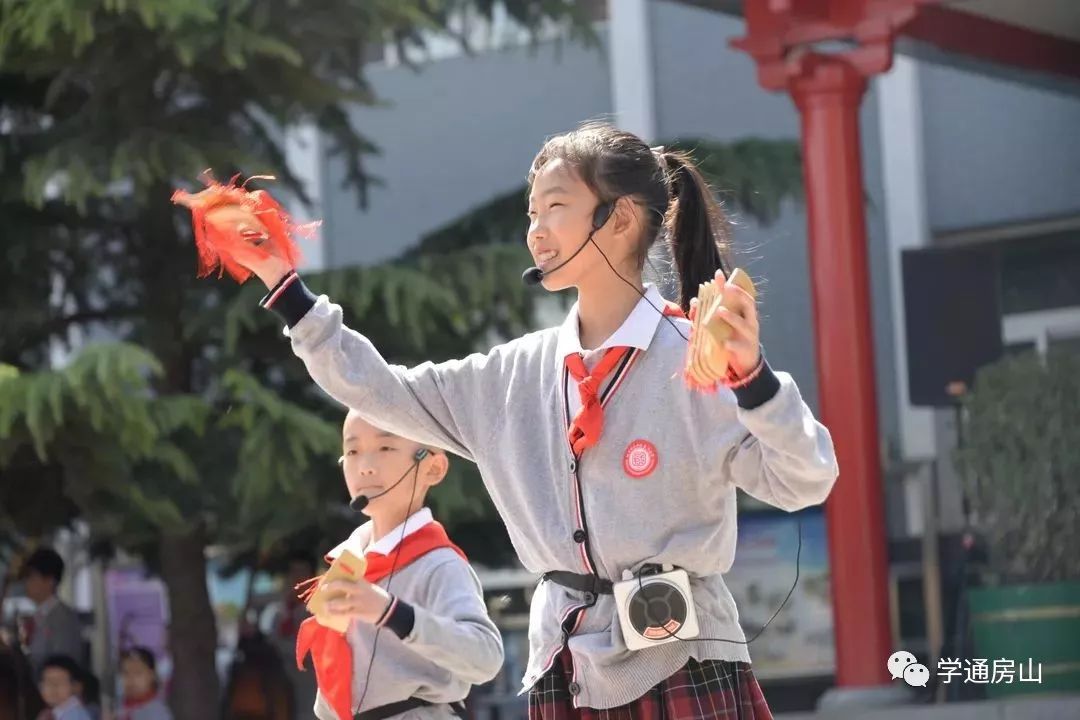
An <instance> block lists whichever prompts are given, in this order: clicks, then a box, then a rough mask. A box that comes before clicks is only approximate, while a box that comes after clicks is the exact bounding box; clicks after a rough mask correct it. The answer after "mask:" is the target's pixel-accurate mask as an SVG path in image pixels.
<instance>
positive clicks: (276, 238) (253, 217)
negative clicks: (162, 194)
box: [172, 171, 319, 283]
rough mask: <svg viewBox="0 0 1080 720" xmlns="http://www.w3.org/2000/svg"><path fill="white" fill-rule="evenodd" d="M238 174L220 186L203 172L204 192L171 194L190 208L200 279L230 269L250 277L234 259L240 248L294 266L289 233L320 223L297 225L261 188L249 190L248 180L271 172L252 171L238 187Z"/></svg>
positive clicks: (240, 278)
mask: <svg viewBox="0 0 1080 720" xmlns="http://www.w3.org/2000/svg"><path fill="white" fill-rule="evenodd" d="M238 178H239V176H237V177H234V178H232V180H230V181H229V182H228V183H227V184H223V183H219V182H217V181H216V180H214V179H213V177H212V176H210V174H209V171H207V173H206V174H204V176H203V181H204V182H205V183H206V188H205V189H204V190H200V191H199V192H197V193H189V192H187V191H186V190H177V191H175V192H174V193H173V195H172V201H173V202H174V203H176V204H177V205H183V206H184V207H186V208H188V209H190V210H191V221H192V224H193V225H194V229H195V248H196V250H197V251H198V254H199V272H198V275H199V277H205V276H207V275H209V274H211V273H212V272H214V271H215V270H217V271H218V277H220V276H221V275H223V274H224V273H226V272H228V273H229V275H231V276H232V277H233V278H234V279H235V280H236V281H237V282H241V283H242V282H244V281H245V280H247V279H248V278H249V277H251V270H249V269H248V268H246V267H245V266H244V265H242V264H240V263H239V262H237V260H236V258H235V257H234V256H235V254H236V253H237V252H238V251H241V250H242V251H244V252H247V253H250V252H256V253H260V254H262V255H264V256H267V257H268V256H269V255H271V254H273V255H276V256H278V257H279V258H281V259H283V260H285V261H286V262H287V263H288V264H289V265H290V267H296V266H297V265H298V264H299V263H300V250H299V248H297V246H296V242H295V240H294V239H293V236H294V235H302V236H304V237H312V236H313V235H314V233H315V230H316V229H317V228H318V227H319V223H318V222H313V223H307V224H304V225H297V224H296V223H294V222H293V221H292V218H291V217H289V215H288V213H286V212H285V209H284V208H282V207H281V205H280V204H278V202H277V201H276V200H274V198H272V197H270V194H269V193H267V192H266V191H265V190H248V189H247V183H248V182H249V181H251V180H273V179H274V178H273V177H272V176H269V175H256V176H254V177H250V178H248V180H246V181H244V183H243V184H240V185H238V184H237V180H238Z"/></svg>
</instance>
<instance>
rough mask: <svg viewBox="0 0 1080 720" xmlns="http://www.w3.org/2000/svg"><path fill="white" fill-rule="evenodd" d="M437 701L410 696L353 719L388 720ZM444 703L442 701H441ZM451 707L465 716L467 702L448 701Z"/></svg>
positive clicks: (459, 715) (356, 715)
mask: <svg viewBox="0 0 1080 720" xmlns="http://www.w3.org/2000/svg"><path fill="white" fill-rule="evenodd" d="M435 704H436V703H433V702H428V701H427V700H421V699H420V698H409V699H408V700H402V701H401V702H396V703H390V704H389V705H380V706H379V707H377V708H372V709H371V710H365V711H364V712H361V713H356V714H355V715H353V720H386V718H392V717H394V716H395V715H400V714H401V713H403V712H408V711H409V710H415V709H416V708H420V707H428V706H429V705H435ZM439 704H442V703H439ZM448 704H449V705H450V709H451V710H453V711H454V714H455V715H457V716H458V717H465V703H463V702H456V703H448Z"/></svg>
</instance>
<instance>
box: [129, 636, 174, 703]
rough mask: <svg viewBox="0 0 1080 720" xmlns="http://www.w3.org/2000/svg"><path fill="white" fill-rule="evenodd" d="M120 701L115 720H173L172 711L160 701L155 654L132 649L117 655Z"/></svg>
mask: <svg viewBox="0 0 1080 720" xmlns="http://www.w3.org/2000/svg"><path fill="white" fill-rule="evenodd" d="M120 683H121V686H122V689H123V694H124V696H123V701H122V703H121V705H120V708H119V710H118V711H117V713H116V720H172V717H173V716H172V711H170V710H169V706H168V705H166V704H165V701H164V700H163V699H162V697H161V683H160V681H159V680H158V675H157V662H156V661H155V660H154V654H153V653H152V652H150V651H149V650H147V649H146V648H144V647H133V648H131V649H129V650H126V651H124V653H123V654H121V655H120Z"/></svg>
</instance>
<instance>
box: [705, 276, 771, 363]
mask: <svg viewBox="0 0 1080 720" xmlns="http://www.w3.org/2000/svg"><path fill="white" fill-rule="evenodd" d="M716 284H717V285H718V286H720V288H721V292H723V294H724V300H723V303H722V304H721V306H720V307H718V308H717V309H716V312H714V313H713V316H712V317H711V318H707V319H706V322H710V323H716V322H726V323H727V324H728V325H730V326H731V337H730V338H728V340H727V342H725V343H724V348H723V349H724V350H725V351H726V352H727V354H728V356H727V361H728V363H730V364H731V366H732V367H734V368H735V373H736V374H737V375H739V376H740V377H742V376H745V375H747V374H749V373H750V372H751V371H752V370H753V369H754V368H756V367H757V365H758V363H759V362H760V361H761V339H760V337H759V334H758V333H759V330H760V328H759V326H758V313H757V303H756V302H755V301H754V298H753V297H751V296H750V293H748V292H746V291H745V290H743V289H742V288H741V287H739V286H738V285H736V284H735V283H728V282H725V278H724V273H723V271H721V270H717V271H716Z"/></svg>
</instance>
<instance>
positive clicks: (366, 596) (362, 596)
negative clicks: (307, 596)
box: [319, 580, 391, 625]
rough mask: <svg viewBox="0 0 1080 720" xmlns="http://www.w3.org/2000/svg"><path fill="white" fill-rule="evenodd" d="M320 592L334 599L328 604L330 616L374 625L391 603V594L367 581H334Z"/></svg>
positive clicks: (327, 608)
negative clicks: (349, 618) (344, 617)
mask: <svg viewBox="0 0 1080 720" xmlns="http://www.w3.org/2000/svg"><path fill="white" fill-rule="evenodd" d="M319 592H325V593H327V594H328V596H329V597H333V598H334V599H333V600H328V601H327V603H326V610H327V612H328V613H329V614H330V615H334V616H338V617H342V616H347V617H351V618H356V619H357V620H360V621H362V622H366V623H369V624H372V625H373V624H375V623H376V622H378V621H379V618H381V617H382V615H383V613H384V612H386V608H387V607H388V606H389V605H390V601H391V598H390V593H388V592H386V591H385V590H383V589H382V588H381V587H379V586H378V585H374V584H372V583H369V582H368V581H367V580H357V581H355V582H349V581H347V580H334V581H332V582H328V583H326V585H324V586H323V587H322V588H320V589H319Z"/></svg>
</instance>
